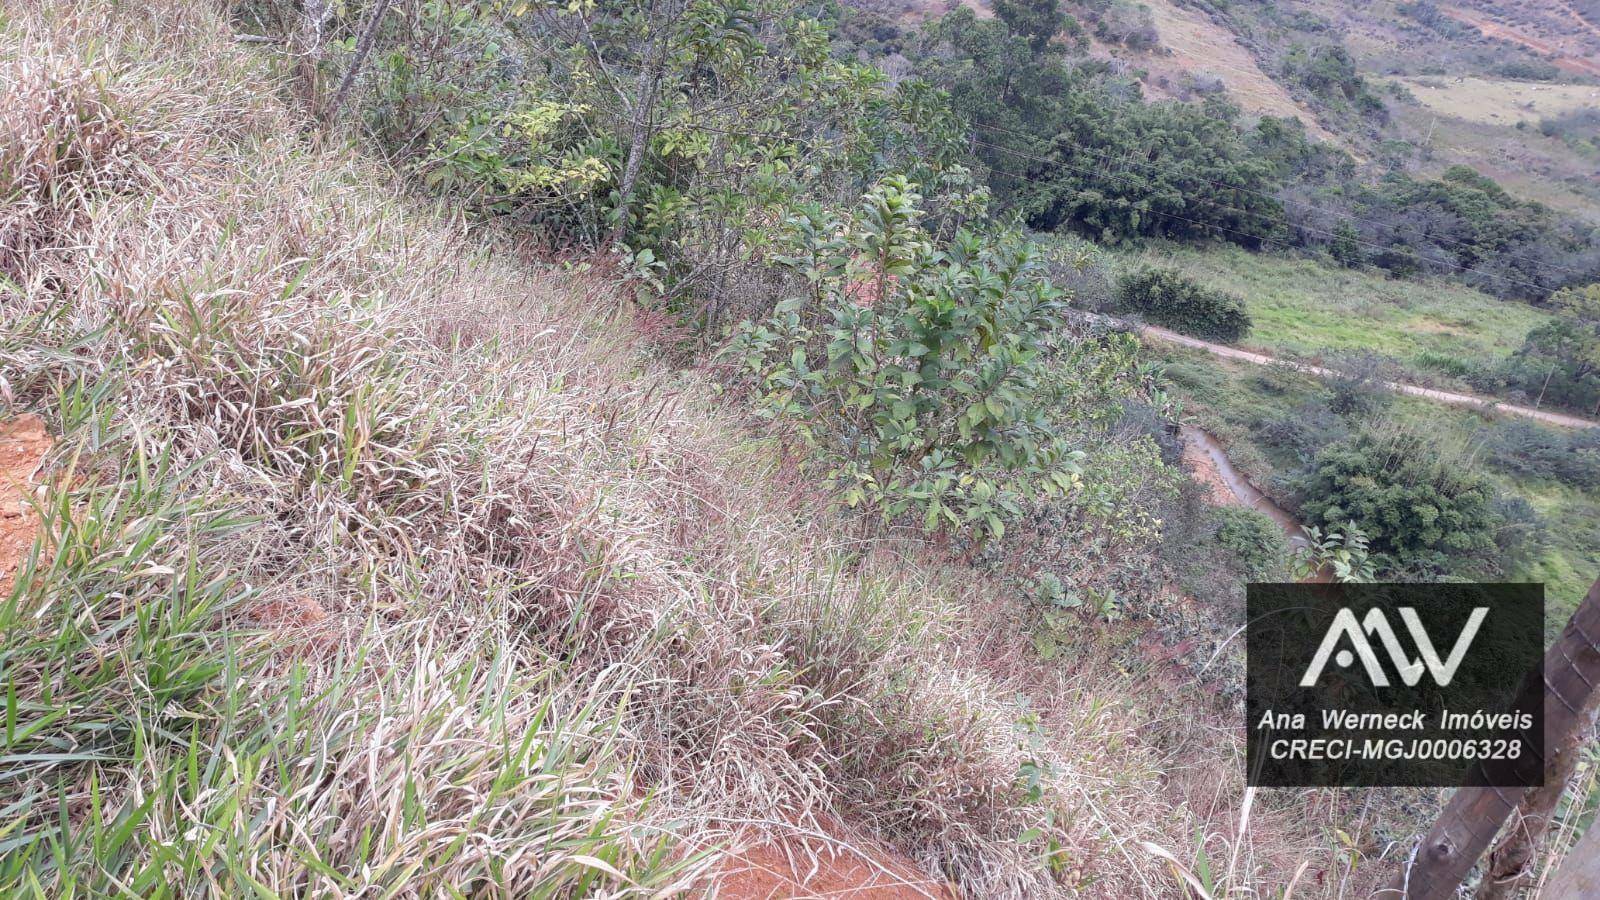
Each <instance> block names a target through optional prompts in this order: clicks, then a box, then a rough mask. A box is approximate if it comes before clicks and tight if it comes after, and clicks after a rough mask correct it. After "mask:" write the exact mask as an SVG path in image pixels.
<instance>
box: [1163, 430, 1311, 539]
mask: <svg viewBox="0 0 1600 900" xmlns="http://www.w3.org/2000/svg"><path fill="white" fill-rule="evenodd" d="M1180 430H1181V432H1182V434H1183V443H1184V447H1185V453H1184V456H1185V458H1186V459H1188V461H1189V464H1190V465H1191V466H1193V467H1194V468H1195V469H1196V470H1197V473H1196V474H1198V475H1199V476H1200V479H1201V481H1203V482H1204V483H1206V484H1209V485H1211V486H1212V488H1213V491H1212V493H1213V498H1212V499H1213V500H1214V501H1215V502H1217V503H1226V504H1228V505H1231V506H1246V507H1249V508H1250V509H1253V510H1256V511H1257V512H1261V513H1264V514H1266V516H1267V517H1268V518H1270V519H1272V521H1274V522H1277V523H1278V527H1279V528H1282V529H1283V533H1284V534H1285V535H1287V536H1288V538H1289V544H1290V545H1291V546H1293V547H1304V546H1307V545H1308V543H1309V542H1308V541H1307V540H1306V536H1305V533H1304V532H1302V531H1301V530H1300V523H1299V522H1297V521H1296V520H1295V517H1294V516H1291V515H1289V512H1288V510H1286V509H1284V508H1283V507H1281V506H1279V505H1278V504H1276V503H1274V502H1272V498H1271V497H1268V496H1267V495H1266V494H1263V493H1261V491H1260V489H1259V488H1257V487H1256V486H1255V485H1253V484H1251V483H1250V479H1248V478H1246V477H1245V476H1244V473H1243V472H1240V471H1239V470H1238V469H1236V468H1234V465H1233V461H1232V460H1230V459H1228V451H1227V450H1224V449H1223V447H1222V443H1221V442H1220V441H1218V440H1217V439H1216V437H1215V436H1214V435H1212V434H1211V433H1210V432H1208V431H1206V430H1204V429H1201V428H1196V427H1195V426H1193V425H1184V426H1182V428H1181V429H1180ZM1219 485H1220V487H1222V488H1225V489H1226V494H1223V493H1222V492H1221V491H1218V490H1216V488H1217V487H1218V486H1219Z"/></svg>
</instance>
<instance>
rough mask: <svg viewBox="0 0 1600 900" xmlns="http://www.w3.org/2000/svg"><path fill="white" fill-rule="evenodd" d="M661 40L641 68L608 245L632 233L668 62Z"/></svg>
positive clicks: (620, 241)
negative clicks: (633, 209) (631, 212)
mask: <svg viewBox="0 0 1600 900" xmlns="http://www.w3.org/2000/svg"><path fill="white" fill-rule="evenodd" d="M663 27H664V26H663ZM658 44H659V45H660V46H658V47H656V48H655V49H653V50H652V51H651V54H650V60H649V63H648V64H647V65H646V66H645V67H644V69H642V70H640V72H639V81H638V85H639V86H638V90H637V91H636V92H635V95H634V100H633V114H632V115H631V116H630V117H629V119H630V121H629V123H628V161H627V162H626V163H625V164H624V165H623V168H622V183H621V184H620V185H619V186H618V188H617V213H616V214H617V221H616V222H615V223H614V224H613V225H612V226H611V236H610V237H609V238H608V239H607V240H606V245H607V246H608V247H614V246H616V245H617V244H620V243H622V241H623V239H624V238H626V237H627V236H628V215H629V208H630V207H631V206H632V204H633V191H634V188H635V187H636V186H637V185H638V182H639V170H640V169H642V168H644V154H645V152H646V151H647V150H648V149H649V146H650V132H651V130H652V127H651V126H652V122H651V119H652V117H654V115H655V110H656V94H657V92H658V90H659V88H660V83H661V69H662V68H663V66H664V65H665V63H666V50H665V44H666V39H665V37H663V38H662V39H661V40H660V41H659V42H658Z"/></svg>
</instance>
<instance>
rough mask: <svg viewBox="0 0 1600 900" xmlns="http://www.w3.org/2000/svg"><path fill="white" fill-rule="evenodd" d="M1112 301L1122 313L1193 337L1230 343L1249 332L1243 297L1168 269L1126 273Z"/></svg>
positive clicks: (1119, 282)
mask: <svg viewBox="0 0 1600 900" xmlns="http://www.w3.org/2000/svg"><path fill="white" fill-rule="evenodd" d="M1114 300H1115V303H1116V306H1117V308H1119V309H1121V310H1123V311H1125V312H1131V313H1135V314H1137V315H1139V316H1141V317H1142V318H1144V319H1146V320H1148V321H1151V322H1154V323H1156V324H1157V325H1165V326H1167V327H1168V328H1171V329H1173V330H1175V331H1180V332H1182V333H1184V334H1188V335H1193V336H1194V337H1200V338H1208V339H1210V340H1217V341H1226V342H1232V341H1237V340H1239V339H1240V338H1243V337H1244V336H1245V335H1246V334H1249V333H1250V315H1249V314H1248V313H1246V312H1245V310H1244V302H1243V301H1242V300H1240V299H1239V298H1238V297H1233V296H1230V295H1228V294H1224V293H1223V292H1221V291H1215V290H1212V289H1210V288H1207V287H1205V286H1203V285H1201V284H1199V283H1197V282H1195V281H1193V280H1192V279H1189V278H1186V277H1184V276H1183V275H1181V274H1179V273H1178V272H1174V271H1172V270H1171V269H1143V270H1140V271H1136V272H1129V273H1128V274H1126V275H1124V276H1122V278H1121V279H1120V280H1119V281H1118V282H1117V289H1116V294H1115V295H1114Z"/></svg>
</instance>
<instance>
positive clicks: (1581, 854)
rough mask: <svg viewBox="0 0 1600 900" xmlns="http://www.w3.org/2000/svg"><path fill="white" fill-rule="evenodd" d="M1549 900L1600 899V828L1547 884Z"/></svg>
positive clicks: (1575, 849)
mask: <svg viewBox="0 0 1600 900" xmlns="http://www.w3.org/2000/svg"><path fill="white" fill-rule="evenodd" d="M1543 896H1544V898H1545V900H1579V898H1582V897H1600V826H1596V825H1590V826H1589V830H1588V831H1587V832H1585V833H1584V835H1583V837H1582V838H1581V839H1579V841H1578V843H1577V844H1576V845H1575V846H1574V847H1573V848H1572V849H1571V850H1569V851H1567V855H1566V857H1565V858H1563V859H1562V860H1561V865H1560V866H1558V867H1556V872H1555V874H1554V875H1551V876H1550V880H1549V881H1546V882H1545V884H1544V893H1543Z"/></svg>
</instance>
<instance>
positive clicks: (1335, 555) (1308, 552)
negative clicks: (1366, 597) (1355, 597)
mask: <svg viewBox="0 0 1600 900" xmlns="http://www.w3.org/2000/svg"><path fill="white" fill-rule="evenodd" d="M1303 530H1304V532H1305V543H1304V544H1302V545H1300V546H1299V547H1297V548H1295V551H1294V574H1295V577H1296V578H1299V579H1300V580H1302V581H1305V580H1309V579H1312V578H1315V577H1317V576H1318V575H1319V574H1321V573H1323V572H1327V573H1328V575H1329V576H1331V577H1332V578H1333V580H1334V581H1337V582H1339V583H1341V584H1367V583H1370V582H1372V581H1375V580H1377V577H1378V573H1377V568H1376V564H1375V563H1374V562H1373V560H1372V556H1371V553H1370V551H1369V550H1368V547H1367V536H1366V534H1364V533H1363V532H1362V531H1361V529H1360V528H1357V527H1356V526H1355V524H1354V523H1347V524H1346V525H1345V526H1344V527H1343V528H1329V529H1328V531H1327V533H1326V534H1324V533H1323V531H1322V529H1320V528H1318V527H1317V526H1315V525H1308V526H1306V527H1305V529H1303Z"/></svg>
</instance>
